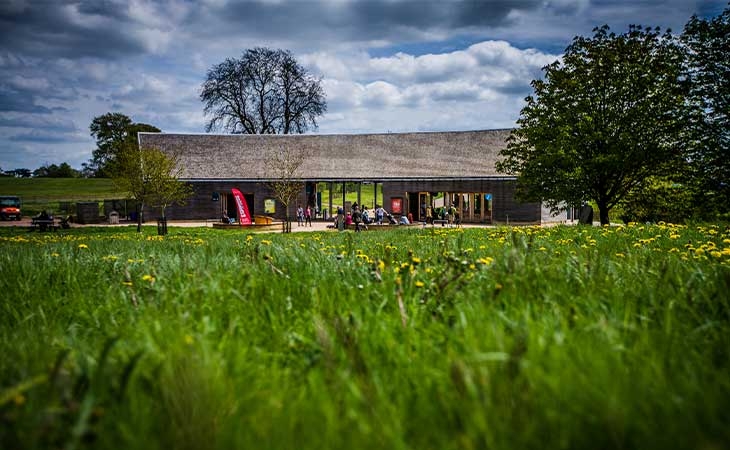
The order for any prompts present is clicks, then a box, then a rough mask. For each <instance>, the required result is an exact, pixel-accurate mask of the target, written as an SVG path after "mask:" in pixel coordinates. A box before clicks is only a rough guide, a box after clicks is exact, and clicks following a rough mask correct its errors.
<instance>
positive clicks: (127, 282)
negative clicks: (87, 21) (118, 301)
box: [122, 281, 132, 286]
mask: <svg viewBox="0 0 730 450" xmlns="http://www.w3.org/2000/svg"><path fill="white" fill-rule="evenodd" d="M122 284H123V285H125V286H132V282H131V281H122Z"/></svg>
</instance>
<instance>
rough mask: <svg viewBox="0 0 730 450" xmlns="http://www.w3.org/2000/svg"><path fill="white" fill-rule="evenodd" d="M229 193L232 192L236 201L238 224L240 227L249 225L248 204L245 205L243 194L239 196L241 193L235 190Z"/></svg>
mask: <svg viewBox="0 0 730 450" xmlns="http://www.w3.org/2000/svg"><path fill="white" fill-rule="evenodd" d="M231 192H233V198H235V199H236V207H237V208H238V223H240V224H241V226H245V225H251V215H250V214H249V213H248V203H246V198H245V197H244V196H243V194H241V191H239V190H238V189H236V188H233V189H231Z"/></svg>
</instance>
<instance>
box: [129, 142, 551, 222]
mask: <svg viewBox="0 0 730 450" xmlns="http://www.w3.org/2000/svg"><path fill="white" fill-rule="evenodd" d="M509 132H510V131H509V130H485V131H454V132H422V133H384V134H352V135H350V134H341V135H314V134H312V135H243V134H236V135H219V134H176V133H140V134H139V145H140V148H157V149H160V150H162V151H163V152H165V153H168V154H170V155H175V157H176V158H177V160H178V163H179V166H180V168H181V169H182V175H181V180H182V181H186V182H189V183H190V184H192V186H193V188H194V192H195V194H194V196H193V197H192V198H191V199H190V200H189V201H188V202H186V204H185V205H182V206H180V205H173V206H171V207H170V208H169V209H168V212H167V216H168V218H171V219H211V218H220V217H221V216H222V215H223V213H226V214H227V215H228V216H230V217H236V206H235V202H234V200H233V195H232V193H231V189H234V188H235V189H238V190H239V191H241V192H242V193H243V194H244V197H245V199H246V202H247V203H248V205H249V208H250V209H251V211H250V214H251V215H268V216H274V217H276V218H283V217H285V216H286V211H285V209H284V207H283V205H282V204H281V203H280V202H279V201H278V200H277V198H276V195H275V194H274V192H273V190H272V186H273V185H274V184H275V183H276V182H281V181H282V180H288V181H296V182H298V183H301V190H300V192H299V194H298V195H297V198H296V199H295V200H294V201H293V202H292V204H291V205H289V208H290V210H289V213H290V215H291V214H292V213H293V211H294V209H295V208H296V207H297V205H303V206H306V205H309V206H310V207H311V208H312V209H313V210H315V211H316V212H317V217H318V218H322V219H328V218H330V217H332V215H333V214H336V211H337V208H338V207H344V208H347V207H349V206H350V204H351V203H354V202H355V201H357V202H358V203H359V204H362V203H363V202H362V201H361V200H362V199H363V197H367V198H368V203H372V204H365V205H364V206H366V207H368V208H371V209H372V208H374V207H375V206H376V205H382V206H383V207H384V208H385V209H386V211H388V212H390V213H392V214H393V215H395V216H399V215H410V217H411V218H412V219H413V220H417V221H425V220H428V219H430V218H436V217H438V214H439V213H441V212H442V211H443V210H451V211H452V212H453V211H456V213H457V214H458V215H459V218H460V220H461V221H462V222H464V223H506V222H522V223H540V222H541V221H543V220H544V218H545V217H547V216H546V215H545V212H544V211H543V208H541V205H540V204H539V203H520V202H518V201H517V200H516V199H515V177H513V176H507V175H504V174H501V173H498V172H497V170H496V168H495V163H496V161H497V158H498V154H499V151H500V150H501V149H503V148H504V147H505V146H506V145H507V144H506V139H507V137H508V136H509ZM282 154H284V155H287V156H286V157H285V162H284V163H283V164H282V162H281V158H280V157H279V160H278V161H279V162H278V163H277V162H275V161H277V159H276V157H277V155H282ZM297 161H299V163H297ZM291 162H294V166H295V167H294V169H295V170H293V171H289V172H287V169H291V167H286V165H287V163H291ZM289 165H291V164H289ZM366 192H367V193H368V194H369V195H366V196H364V195H363V193H366ZM370 193H372V195H370ZM371 199H372V200H371ZM452 207H453V208H452ZM150 212H152V210H150ZM148 214H149V213H148ZM148 217H151V216H149V215H148Z"/></svg>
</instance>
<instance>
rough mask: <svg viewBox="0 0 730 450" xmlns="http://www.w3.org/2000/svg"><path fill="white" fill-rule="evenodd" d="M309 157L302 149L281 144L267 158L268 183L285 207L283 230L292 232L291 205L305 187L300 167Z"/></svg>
mask: <svg viewBox="0 0 730 450" xmlns="http://www.w3.org/2000/svg"><path fill="white" fill-rule="evenodd" d="M306 158H307V153H306V152H304V151H301V150H292V149H291V148H290V147H286V146H280V147H279V149H278V150H277V151H276V152H275V153H273V154H272V155H270V156H269V157H268V158H267V160H266V168H267V172H268V178H269V180H270V181H268V182H267V183H266V184H267V186H268V187H269V189H271V191H272V192H273V194H274V197H276V199H277V200H278V201H279V203H281V205H282V206H283V207H284V211H285V215H286V219H285V220H284V225H283V229H282V232H284V233H289V232H291V216H290V215H289V206H290V205H291V203H292V202H293V201H294V199H295V198H296V197H297V195H298V194H299V193H300V192H301V191H302V189H304V182H302V181H301V178H300V177H299V169H300V168H301V166H302V164H303V163H304V161H305V159H306Z"/></svg>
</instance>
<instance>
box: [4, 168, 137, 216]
mask: <svg viewBox="0 0 730 450" xmlns="http://www.w3.org/2000/svg"><path fill="white" fill-rule="evenodd" d="M0 195H17V196H19V197H20V199H21V201H22V202H23V208H22V211H23V215H26V216H27V215H33V214H37V213H38V212H40V211H42V210H44V209H47V210H50V211H54V212H59V211H61V205H60V204H61V202H71V203H75V202H88V201H94V200H99V201H101V200H104V199H118V198H125V197H126V196H125V194H123V193H120V192H119V191H118V190H117V189H116V188H115V187H114V184H113V183H112V181H111V180H110V179H106V178H6V177H0Z"/></svg>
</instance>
